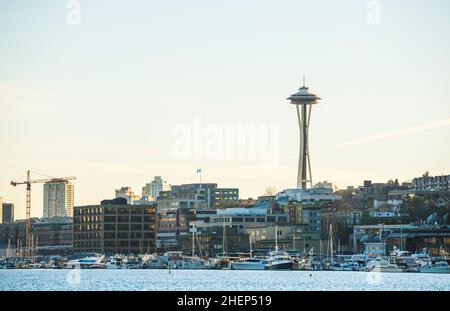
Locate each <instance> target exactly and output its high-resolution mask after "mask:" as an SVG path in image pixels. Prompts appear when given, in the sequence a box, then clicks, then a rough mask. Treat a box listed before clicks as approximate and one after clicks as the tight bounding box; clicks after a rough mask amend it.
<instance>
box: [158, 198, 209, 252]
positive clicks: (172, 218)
mask: <svg viewBox="0 0 450 311" xmlns="http://www.w3.org/2000/svg"><path fill="white" fill-rule="evenodd" d="M216 213H217V211H216V210H215V209H208V208H164V209H160V207H159V206H158V211H157V228H158V238H157V247H158V249H162V250H176V249H177V246H178V241H179V239H178V238H179V237H180V236H182V235H190V232H192V231H190V223H192V222H197V221H201V222H209V217H211V216H212V215H215V214H216Z"/></svg>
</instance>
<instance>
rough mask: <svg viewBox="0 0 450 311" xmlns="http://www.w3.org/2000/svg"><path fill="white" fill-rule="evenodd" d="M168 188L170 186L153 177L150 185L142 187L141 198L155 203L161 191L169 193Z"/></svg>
mask: <svg viewBox="0 0 450 311" xmlns="http://www.w3.org/2000/svg"><path fill="white" fill-rule="evenodd" d="M170 188H171V186H170V185H169V184H168V183H167V181H165V180H163V179H162V178H161V176H155V178H154V179H153V180H152V181H151V182H150V183H148V184H145V186H144V187H142V197H144V198H148V199H149V200H153V201H155V200H157V199H158V195H159V193H160V192H161V191H169V190H170Z"/></svg>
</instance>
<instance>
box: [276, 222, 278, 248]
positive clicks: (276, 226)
mask: <svg viewBox="0 0 450 311" xmlns="http://www.w3.org/2000/svg"><path fill="white" fill-rule="evenodd" d="M275 251H276V252H277V251H278V225H275Z"/></svg>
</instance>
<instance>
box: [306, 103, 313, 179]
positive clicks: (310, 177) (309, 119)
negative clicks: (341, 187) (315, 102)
mask: <svg viewBox="0 0 450 311" xmlns="http://www.w3.org/2000/svg"><path fill="white" fill-rule="evenodd" d="M311 110H312V105H309V112H308V124H307V125H306V130H307V135H308V144H307V145H306V152H307V154H308V170H309V182H310V186H311V188H312V187H313V178H312V170H311V157H310V156H309V123H310V121H311Z"/></svg>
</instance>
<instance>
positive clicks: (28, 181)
mask: <svg viewBox="0 0 450 311" xmlns="http://www.w3.org/2000/svg"><path fill="white" fill-rule="evenodd" d="M37 174H39V173H37ZM40 175H42V174H40ZM48 177H50V178H45V179H31V171H30V170H28V171H27V179H26V180H23V181H11V185H12V186H14V187H15V186H17V185H26V186H27V195H26V196H27V213H26V214H27V216H26V233H25V234H26V237H25V239H26V249H27V250H29V249H30V247H31V184H37V183H46V182H68V181H69V180H75V179H76V177H74V176H72V177H60V178H56V177H51V176H48Z"/></svg>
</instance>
